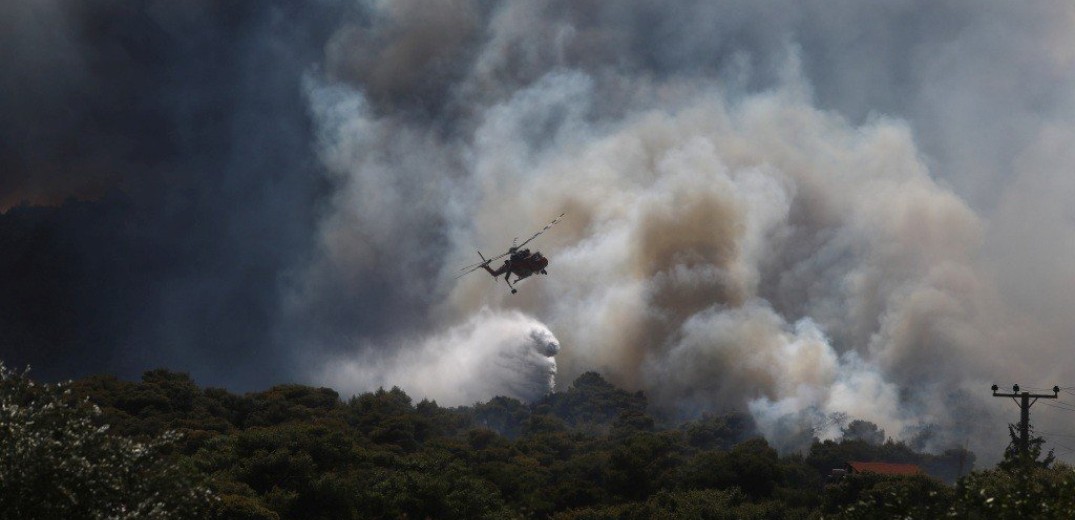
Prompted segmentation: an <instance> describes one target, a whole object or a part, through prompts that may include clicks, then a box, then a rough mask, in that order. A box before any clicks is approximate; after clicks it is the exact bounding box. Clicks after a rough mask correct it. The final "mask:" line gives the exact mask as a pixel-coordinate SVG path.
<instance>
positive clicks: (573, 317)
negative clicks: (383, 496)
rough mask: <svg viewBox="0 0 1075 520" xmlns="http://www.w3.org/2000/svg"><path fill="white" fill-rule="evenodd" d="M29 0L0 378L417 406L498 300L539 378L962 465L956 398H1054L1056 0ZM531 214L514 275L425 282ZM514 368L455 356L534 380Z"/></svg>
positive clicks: (10, 197) (1074, 78)
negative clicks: (1, 374) (1040, 394)
mask: <svg viewBox="0 0 1075 520" xmlns="http://www.w3.org/2000/svg"><path fill="white" fill-rule="evenodd" d="M35 5H36V7H25V6H12V7H5V8H3V11H0V13H2V14H0V19H3V22H2V23H4V24H5V28H7V26H9V25H12V26H17V29H19V30H13V31H4V32H3V34H4V36H2V37H0V38H5V40H3V41H0V43H2V44H4V45H3V48H4V51H3V52H5V54H2V55H0V56H2V59H3V60H4V62H3V65H4V66H5V70H17V71H30V70H34V71H39V72H38V73H36V74H15V75H9V76H6V77H5V79H4V81H5V82H7V83H6V84H5V86H6V87H8V88H7V89H6V90H5V92H7V93H8V94H5V96H4V98H3V99H2V100H0V103H2V105H0V107H2V108H3V109H4V111H5V113H12V114H15V116H14V117H12V118H6V119H5V120H4V122H2V123H0V132H2V133H0V137H3V138H4V139H3V142H4V144H2V145H0V146H2V147H3V148H0V161H2V163H3V166H5V168H4V169H3V170H4V172H5V173H4V175H5V177H4V178H3V179H2V181H0V189H2V190H3V191H2V192H0V201H5V202H3V203H4V204H6V207H13V205H17V204H19V202H18V201H22V200H26V201H28V202H29V203H30V204H49V205H52V206H53V209H18V208H16V209H11V210H9V211H8V213H7V214H6V215H5V216H4V217H3V218H4V221H5V222H4V225H5V226H7V227H6V228H5V229H11V230H12V231H5V233H6V234H5V236H12V237H20V238H18V240H17V241H16V243H18V244H20V247H23V248H25V249H26V250H27V251H30V252H31V253H32V254H29V253H28V255H29V256H26V255H23V256H17V255H8V256H7V257H5V258H6V259H12V260H4V261H10V262H12V265H13V266H15V267H14V268H13V269H12V270H5V271H4V272H13V273H30V274H33V275H35V276H27V275H25V274H24V275H19V276H13V277H12V283H13V284H15V286H16V287H17V289H18V290H17V292H18V291H21V293H20V294H23V295H29V296H32V297H33V298H37V299H38V300H40V301H39V302H37V303H36V304H35V305H33V306H29V307H28V306H21V305H18V304H16V303H14V302H16V301H21V300H15V299H10V300H5V303H4V305H5V307H4V308H5V309H9V308H10V309H15V310H16V311H17V312H21V313H22V315H20V316H21V317H18V318H5V319H6V320H7V321H5V322H4V326H5V328H6V329H5V330H14V331H15V332H14V333H10V335H12V336H13V337H17V338H21V339H19V340H18V342H13V343H11V344H13V345H17V346H15V347H12V348H11V354H8V353H4V356H5V357H14V358H16V359H14V360H9V363H11V362H18V361H19V360H32V361H35V362H36V364H37V365H40V366H41V367H42V368H43V370H52V371H53V373H55V374H57V375H60V374H72V373H78V372H79V371H80V370H90V371H93V370H112V371H119V372H122V373H126V374H132V373H135V372H136V371H137V370H139V369H141V368H144V367H148V366H151V365H156V364H169V365H171V366H178V367H181V368H188V369H190V370H192V371H193V372H194V373H195V376H196V377H201V378H202V380H203V381H206V382H212V383H217V384H228V385H235V384H269V383H273V382H278V381H279V379H280V378H300V379H306V380H311V381H313V380H317V381H323V380H329V381H332V382H333V384H336V385H339V386H340V387H341V388H342V389H344V390H347V391H357V390H363V389H368V388H371V387H375V386H376V385H382V384H384V385H389V384H395V383H393V382H392V381H388V380H387V379H388V376H390V375H391V376H392V378H398V379H400V380H401V382H400V384H404V385H405V386H407V385H410V386H411V387H412V388H413V389H414V391H416V392H419V393H422V394H423V395H426V394H428V396H429V397H432V398H437V397H438V393H440V392H439V391H438V390H437V389H436V388H434V387H432V386H428V385H425V386H423V384H422V383H423V382H424V381H427V380H428V377H429V376H428V374H429V373H430V370H433V371H434V372H437V371H438V370H442V371H449V369H448V368H443V369H442V368H430V367H447V366H449V365H448V364H446V363H447V362H446V361H445V360H446V359H449V358H446V357H444V356H443V355H442V354H439V353H438V354H434V353H436V352H438V349H442V350H444V351H450V352H453V353H454V352H457V351H458V350H457V349H459V348H461V347H460V345H464V347H463V350H464V351H465V346H466V345H471V344H472V345H474V346H475V349H476V350H480V351H483V352H484V351H485V349H486V345H490V344H495V345H501V346H502V348H503V349H505V350H503V352H509V353H510V352H514V351H515V350H513V349H515V347H514V346H512V345H516V346H517V345H518V344H519V343H518V342H513V341H505V342H503V343H500V342H496V341H492V340H489V341H477V340H472V339H466V338H476V337H479V336H480V337H486V336H487V333H486V332H487V330H493V329H496V327H497V325H496V323H498V322H499V321H498V320H501V319H502V318H503V315H502V314H500V313H499V311H496V312H494V311H484V312H483V311H481V309H483V308H487V307H488V308H496V309H503V308H514V309H518V310H520V311H521V312H523V313H525V315H528V316H530V318H520V319H526V320H530V319H533V320H540V323H542V324H543V325H542V327H545V328H547V330H548V331H551V333H552V334H555V337H556V338H558V339H559V341H560V342H561V343H562V346H563V348H562V350H561V351H560V353H559V355H558V356H557V363H556V365H558V368H559V370H560V375H559V376H558V377H560V378H562V379H567V380H570V379H571V378H573V377H574V376H576V375H578V374H580V373H582V372H584V371H586V370H593V369H597V370H600V371H602V372H603V373H604V374H605V375H606V376H607V377H609V378H610V379H611V380H612V381H614V382H615V383H617V384H620V385H623V386H627V387H630V388H637V389H643V390H646V391H647V392H648V393H649V394H650V396H651V401H652V402H653V403H654V404H655V406H660V407H662V408H664V409H666V410H670V411H674V412H677V413H680V414H685V415H690V414H696V413H701V412H705V411H709V410H722V409H726V408H727V407H742V408H747V409H749V410H750V411H751V413H752V414H753V415H754V417H755V419H756V420H757V422H758V424H759V425H760V427H761V428H762V429H763V431H765V432H766V433H767V435H769V437H770V439H771V440H772V441H773V442H774V443H776V444H778V445H780V446H782V447H785V448H788V449H793V448H794V447H795V446H793V445H792V444H793V442H794V441H793V439H796V438H801V437H800V436H798V435H797V433H798V431H800V430H802V429H803V428H807V429H814V430H815V431H816V433H817V434H818V435H821V436H824V437H831V436H836V435H838V434H839V425H838V424H835V423H834V422H833V421H832V418H833V417H848V416H850V417H853V418H861V419H867V420H871V421H873V422H876V423H877V424H878V425H879V426H880V427H881V428H883V429H884V430H885V431H886V432H888V433H889V434H890V435H895V436H898V437H900V438H912V437H914V436H915V435H916V434H917V432H919V431H922V430H923V429H924V428H925V427H926V425H933V430H932V431H934V432H936V433H935V435H934V436H933V437H932V438H931V439H932V440H931V442H932V445H931V446H930V447H932V448H936V449H940V448H944V447H947V446H950V445H953V444H960V445H963V444H966V445H969V446H970V447H972V448H974V449H978V450H979V451H980V452H982V454H983V458H984V459H989V458H990V454H996V453H999V452H1000V446H1001V445H1003V443H1004V442H1006V437H1005V436H1004V435H1003V433H1004V429H1003V425H1004V424H1005V423H1006V422H1010V421H1011V420H1013V419H1014V412H1015V409H1014V408H1012V407H1010V406H1009V407H1005V405H1004V403H1001V402H993V401H996V400H995V399H992V398H991V397H990V396H989V393H988V387H989V384H990V383H992V382H996V383H998V384H1001V385H1003V386H1006V385H1009V384H1011V382H1014V381H1018V382H1021V383H1023V384H1024V386H1027V385H1029V386H1034V385H1039V386H1051V385H1052V384H1060V385H1061V386H1070V385H1075V373H1072V370H1070V368H1069V367H1070V363H1065V361H1066V360H1067V358H1070V354H1067V349H1066V346H1067V345H1070V344H1071V343H1072V342H1073V340H1075V325H1073V323H1072V320H1070V318H1069V314H1070V310H1071V309H1072V308H1075V299H1073V298H1075V297H1073V296H1072V295H1073V294H1075V286H1073V285H1075V268H1073V267H1071V266H1072V265H1075V264H1073V263H1072V262H1070V259H1071V258H1072V255H1073V253H1075V251H1073V250H1072V249H1073V248H1075V225H1073V223H1072V222H1073V221H1072V218H1071V214H1070V211H1069V208H1070V204H1069V201H1070V200H1072V198H1073V196H1075V182H1072V180H1071V179H1072V177H1071V176H1070V175H1068V174H1067V172H1066V168H1067V167H1068V165H1070V164H1072V161H1071V159H1073V158H1075V157H1071V155H1072V152H1071V150H1075V147H1073V146H1072V145H1073V144H1075V88H1073V87H1075V52H1073V51H1072V49H1075V30H1073V29H1075V27H1073V26H1075V10H1073V8H1072V7H1071V6H1070V4H1069V3H1065V2H1045V3H1036V4H1033V5H1031V6H1027V5H1018V6H1015V5H1010V4H1008V3H1004V2H981V1H966V2H945V3H937V2H908V1H890V2H881V3H871V4H861V3H855V2H838V3H833V2H814V1H807V2H801V1H773V2H756V1H742V2H720V3H712V2H689V1H684V2H671V3H669V2H634V3H631V4H630V5H622V4H613V3H608V2H597V1H578V0H573V1H566V0H564V1H552V0H550V1H532V0H527V1H523V0H519V1H508V2H497V3H489V2H478V1H464V0H458V1H451V2H433V3H430V2H419V1H392V2H370V3H357V4H350V3H347V4H344V3H337V2H327V1H326V2H319V3H310V4H308V5H305V6H303V7H291V6H285V5H283V4H280V5H275V4H273V5H265V4H253V3H250V4H243V3H239V4H226V5H227V7H224V5H225V4H217V3H209V2H207V3H200V4H190V5H192V6H193V7H183V8H180V7H170V8H164V7H161V6H163V5H167V4H157V3H153V2H144V3H141V4H137V6H136V7H130V6H126V4H123V6H122V7H121V4H118V3H116V4H112V3H108V2H98V3H90V4H74V3H70V4H69V3H65V2H52V3H38V4H35ZM41 19H44V20H50V21H53V22H54V23H53V24H52V26H53V27H58V28H63V29H64V30H57V31H51V32H48V33H42V32H40V31H33V30H29V29H26V28H27V27H31V26H32V24H33V23H34V21H35V20H41ZM11 20H14V21H16V22H17V23H14V24H12V23H11V22H10V21H11ZM143 24H144V25H143ZM147 27H148V28H147ZM10 49H16V50H15V51H10ZM12 77H14V78H19V79H10V78H12ZM45 78H49V79H45ZM10 93H15V95H12V94H10ZM24 100H28V101H32V102H24ZM37 113H40V114H42V116H43V117H34V114H37ZM146 135H149V136H153V137H144V136H146ZM12 143H14V144H12ZM9 165H10V166H9ZM70 196H73V197H75V198H78V199H84V200H85V201H84V202H77V201H72V202H68V203H63V200H64V199H65V198H66V197H70ZM57 204H59V206H56V205H57ZM564 211H566V212H567V213H568V218H567V220H566V221H565V222H563V223H562V224H560V225H559V226H558V227H557V228H554V230H553V231H551V232H550V233H548V234H546V235H545V236H543V237H541V238H540V239H539V241H538V242H537V243H536V244H535V246H537V248H540V249H541V250H542V251H543V252H544V253H546V255H548V256H549V257H550V258H551V259H552V264H551V265H550V268H549V271H550V275H549V276H548V277H541V278H540V279H537V280H532V281H527V282H524V283H523V284H522V287H521V290H520V293H519V294H518V295H515V296H508V295H507V294H506V288H505V287H504V285H503V282H501V283H500V285H497V284H495V283H494V282H492V281H491V280H489V279H488V278H487V277H485V275H484V274H480V273H479V274H472V275H470V276H469V277H467V278H464V279H462V280H459V281H456V280H454V279H453V277H452V275H453V274H454V271H455V270H456V269H457V268H458V267H460V266H462V265H465V264H469V263H472V262H473V261H474V260H476V259H477V258H476V255H475V254H474V252H473V251H474V249H478V248H480V249H482V251H484V252H488V253H498V252H500V250H502V249H504V248H505V247H506V246H507V245H509V244H510V243H511V239H512V238H513V237H516V236H526V235H527V234H528V233H531V232H532V231H534V230H536V229H538V228H540V227H541V226H542V225H543V224H544V223H545V222H547V221H548V220H549V219H551V218H552V217H554V216H556V215H558V214H559V213H561V212H564ZM80 212H81V213H80ZM27 229H29V230H33V231H34V233H37V234H34V233H29V232H28V231H26V230H27ZM20 233H21V234H20ZM35 255H36V256H35ZM26 258H29V259H30V260H25V259H26ZM46 260H47V261H46ZM20 261H21V262H22V263H19V262H20ZM38 275H48V276H38ZM44 279H48V280H49V281H48V282H46V281H43V280H44ZM7 298H14V297H7ZM9 301H10V302H11V303H9ZM5 316H11V314H6V315H5ZM486 326H487V327H486ZM483 330H485V331H486V332H482V331H483ZM462 331H469V332H467V333H465V334H464V333H463V332H462ZM517 333H518V331H516V330H514V329H513V331H512V332H505V334H506V335H507V336H511V335H517ZM513 337H514V336H513ZM20 342H21V343H20ZM479 346H480V348H479ZM496 348H501V347H496ZM494 350H495V349H494ZM42 352H48V353H49V354H47V355H45V354H42ZM498 352H500V351H498ZM423 353H429V354H428V355H425V354H423ZM490 355H491V356H492V354H490ZM498 356H499V354H498ZM494 357H496V356H494ZM508 357H510V355H509V356H508ZM524 364H525V363H524ZM512 366H513V367H514V368H510V369H509V368H505V367H504V366H503V364H500V365H498V364H496V363H493V364H489V363H474V364H470V365H466V367H467V368H462V369H459V368H457V369H455V370H456V372H458V371H463V372H467V371H473V373H474V374H475V376H476V377H473V378H463V381H481V382H482V384H486V383H488V382H489V381H493V382H494V384H493V386H494V387H496V388H507V387H505V386H504V385H508V386H510V385H512V384H516V385H517V384H521V383H519V381H524V380H525V381H531V382H540V381H544V380H545V379H546V378H547V377H548V366H546V365H542V364H540V363H538V364H534V365H532V366H531V365H528V366H531V367H532V369H533V370H532V371H531V372H527V373H529V374H530V376H529V377H532V378H533V379H532V380H531V379H527V378H526V377H523V378H522V379H519V378H518V377H517V376H518V369H519V367H520V366H522V365H512ZM235 367H241V368H239V369H236V368H235ZM498 367H499V368H498ZM233 372H237V373H233ZM505 374H516V375H512V376H510V377H509V376H507V375H505ZM237 381H238V382H239V383H236V382H237ZM511 381H514V383H512V382H511ZM501 383H503V384H501ZM535 384H536V383H535ZM528 387H529V388H533V386H532V385H531V386H528ZM490 388H491V387H490ZM512 388H521V387H518V386H515V387H512ZM457 390H458V391H453V393H452V396H451V397H450V396H448V395H447V394H442V397H441V398H442V399H455V400H466V399H477V398H480V396H481V395H482V394H484V393H488V392H491V391H493V390H490V389H489V388H484V389H477V388H476V387H475V388H469V387H465V388H460V389H457ZM512 392H514V393H515V394H516V395H522V394H524V393H526V392H522V391H508V393H512ZM460 396H462V397H460ZM1050 411H1054V410H1051V409H1042V410H1041V411H1040V413H1039V411H1038V409H1037V408H1036V409H1035V414H1036V415H1035V423H1036V424H1038V425H1040V426H1041V428H1042V430H1043V431H1050V430H1052V431H1062V430H1063V425H1064V424H1065V421H1064V419H1065V417H1063V416H1062V415H1061V414H1062V413H1064V412H1061V411H1059V410H1056V412H1057V413H1054V414H1049V413H1048V412H1050ZM997 432H999V433H997Z"/></svg>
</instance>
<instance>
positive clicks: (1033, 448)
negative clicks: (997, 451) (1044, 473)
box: [997, 424, 1054, 472]
mask: <svg viewBox="0 0 1075 520" xmlns="http://www.w3.org/2000/svg"><path fill="white" fill-rule="evenodd" d="M1008 436H1009V437H1011V442H1009V443H1008V447H1007V448H1006V449H1005V450H1004V459H1003V460H1001V461H1000V464H997V467H999V468H1000V469H1002V470H1004V471H1012V472H1013V471H1024V470H1030V469H1033V468H1048V467H1049V465H1050V464H1052V463H1053V460H1054V457H1053V450H1049V454H1048V455H1046V456H1045V458H1044V459H1043V458H1041V449H1042V446H1043V445H1044V444H1045V439H1043V438H1042V437H1041V436H1036V437H1030V438H1029V439H1028V441H1027V449H1026V451H1025V452H1024V451H1023V449H1022V439H1020V438H1019V434H1018V433H1016V428H1015V425H1014V424H1009V425H1008ZM1039 459H1040V460H1039Z"/></svg>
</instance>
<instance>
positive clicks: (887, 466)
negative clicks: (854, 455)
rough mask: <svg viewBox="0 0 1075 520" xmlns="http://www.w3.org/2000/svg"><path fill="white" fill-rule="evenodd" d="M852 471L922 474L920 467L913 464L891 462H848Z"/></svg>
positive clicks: (880, 473)
mask: <svg viewBox="0 0 1075 520" xmlns="http://www.w3.org/2000/svg"><path fill="white" fill-rule="evenodd" d="M847 465H848V466H851V471H852V472H854V473H867V472H869V473H877V474H879V475H922V474H923V472H922V468H919V467H918V466H916V465H914V464H893V463H889V462H848V463H847Z"/></svg>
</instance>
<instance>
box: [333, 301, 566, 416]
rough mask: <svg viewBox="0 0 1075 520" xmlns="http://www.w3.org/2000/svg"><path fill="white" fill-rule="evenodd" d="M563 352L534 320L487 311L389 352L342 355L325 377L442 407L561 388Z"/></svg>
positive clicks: (342, 385)
mask: <svg viewBox="0 0 1075 520" xmlns="http://www.w3.org/2000/svg"><path fill="white" fill-rule="evenodd" d="M559 351H560V342H559V341H557V339H556V336H554V335H553V334H552V332H551V331H550V330H549V329H548V328H547V327H545V326H544V325H543V324H542V323H541V322H539V321H537V320H535V319H534V318H531V317H529V316H526V315H524V314H522V313H519V312H502V311H492V310H488V309H484V310H482V311H479V312H477V313H476V314H474V315H473V316H472V317H471V318H470V319H469V320H468V321H467V322H465V323H462V324H460V325H457V326H455V327H451V328H449V329H447V330H445V331H443V332H441V333H439V334H436V335H434V336H430V337H427V338H424V339H422V340H420V341H416V342H413V343H409V344H406V345H400V346H398V347H397V348H395V349H393V350H392V351H391V352H389V353H387V354H386V355H383V356H378V355H375V354H369V353H367V354H366V355H363V356H359V357H356V358H353V359H347V358H342V359H339V360H337V361H336V362H335V363H333V364H332V365H329V366H327V367H325V368H324V373H323V375H322V379H323V380H327V381H330V382H332V384H333V385H335V387H336V388H338V389H340V390H342V391H344V392H351V393H358V392H361V391H367V390H369V389H370V388H371V387H374V388H375V387H392V386H398V387H400V388H402V389H403V390H404V391H405V392H407V394H408V395H410V396H411V397H413V398H415V399H431V400H436V401H437V402H438V403H439V404H441V405H442V406H460V405H471V404H474V403H476V402H479V401H487V400H489V399H490V398H492V397H495V396H498V395H503V396H508V397H514V398H516V399H520V400H523V401H533V400H536V399H539V398H541V397H542V396H545V395H547V394H548V393H550V392H552V391H553V389H554V387H555V376H556V359H555V357H554V356H556V353H557V352H559Z"/></svg>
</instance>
